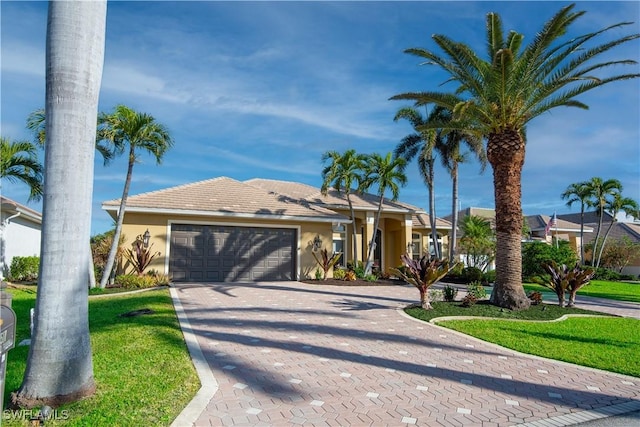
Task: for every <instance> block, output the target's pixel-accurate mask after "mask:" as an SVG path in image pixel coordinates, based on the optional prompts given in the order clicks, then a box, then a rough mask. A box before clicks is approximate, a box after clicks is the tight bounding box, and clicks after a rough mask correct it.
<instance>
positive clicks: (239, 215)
mask: <svg viewBox="0 0 640 427" xmlns="http://www.w3.org/2000/svg"><path fill="white" fill-rule="evenodd" d="M102 209H103V210H105V211H107V212H109V211H116V212H117V211H118V207H116V206H105V205H102ZM126 212H130V213H149V214H165V215H185V216H187V215H189V216H209V217H214V218H246V219H273V220H279V221H283V220H284V221H300V222H337V221H340V222H344V223H350V222H351V219H350V218H348V217H346V216H343V215H340V214H335V215H334V216H325V217H316V216H298V215H272V214H251V213H238V212H217V211H201V210H191V209H185V210H180V209H164V208H136V207H129V206H127V207H126V209H125V213H126Z"/></svg>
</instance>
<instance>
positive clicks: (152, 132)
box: [97, 105, 173, 288]
mask: <svg viewBox="0 0 640 427" xmlns="http://www.w3.org/2000/svg"><path fill="white" fill-rule="evenodd" d="M97 140H98V142H100V141H108V142H110V143H111V144H112V146H113V147H114V150H115V151H116V153H117V154H120V153H123V152H125V151H128V153H127V154H128V167H127V177H126V179H125V182H124V189H123V190H122V198H121V199H120V209H119V210H118V220H117V221H116V229H115V233H114V236H113V244H112V246H111V250H110V251H109V256H108V257H107V263H106V265H105V267H104V272H103V275H102V279H101V280H100V287H101V288H104V287H105V286H106V284H107V281H108V280H109V275H110V273H111V270H112V269H113V264H114V261H115V258H116V253H117V251H118V242H119V241H120V233H121V231H122V222H123V221H124V213H125V208H126V204H127V197H128V195H129V187H130V185H131V176H132V174H133V166H134V165H135V163H136V161H137V160H138V155H139V152H140V151H146V152H148V153H149V154H151V155H152V156H153V157H154V158H155V160H156V163H158V164H160V163H161V162H162V158H163V156H164V154H165V153H166V152H167V150H168V149H169V148H171V147H172V146H173V140H172V139H171V136H170V135H169V132H168V130H167V129H166V128H165V127H164V126H163V125H162V124H160V123H158V122H156V120H155V118H154V117H153V116H151V115H149V114H146V113H140V112H137V111H134V110H132V109H131V108H129V107H127V106H124V105H118V106H117V107H116V108H115V111H114V112H113V113H112V114H106V113H101V114H100V115H99V116H98V136H97Z"/></svg>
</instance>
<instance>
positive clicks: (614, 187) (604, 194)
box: [586, 176, 622, 267]
mask: <svg viewBox="0 0 640 427" xmlns="http://www.w3.org/2000/svg"><path fill="white" fill-rule="evenodd" d="M586 186H587V190H588V192H589V201H588V205H589V206H590V207H594V208H597V209H598V210H597V214H598V228H597V229H596V237H595V238H594V245H593V249H592V252H591V253H592V255H591V264H592V265H596V262H597V260H596V257H597V255H598V253H599V248H600V246H602V245H604V239H601V238H600V237H601V236H600V232H601V231H602V222H603V220H604V214H605V209H606V206H607V199H608V198H609V197H611V196H613V195H614V194H615V193H617V192H620V191H622V184H621V183H620V181H618V180H617V179H607V180H603V179H602V178H600V177H597V176H594V177H593V178H591V180H589V181H587V182H586ZM596 267H597V265H596Z"/></svg>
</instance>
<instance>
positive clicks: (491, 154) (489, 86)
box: [392, 4, 640, 309]
mask: <svg viewBox="0 0 640 427" xmlns="http://www.w3.org/2000/svg"><path fill="white" fill-rule="evenodd" d="M574 7H575V5H573V4H572V5H568V6H565V7H563V8H562V9H560V11H558V12H557V13H556V14H555V15H554V16H553V17H552V18H551V19H550V20H549V21H547V23H546V24H545V25H544V26H543V28H542V29H541V30H540V31H539V32H538V34H537V35H536V36H535V37H534V38H533V39H532V41H531V42H530V43H529V44H528V45H526V46H523V40H524V35H523V34H520V33H518V32H516V31H510V32H509V33H507V34H505V33H504V31H503V26H502V21H501V19H500V16H499V15H498V14H496V13H489V14H488V15H487V26H486V28H487V38H486V40H487V43H486V44H485V45H486V47H487V54H488V55H487V58H486V59H481V57H479V56H478V55H476V53H475V52H474V51H473V49H471V47H469V46H468V45H466V44H464V43H460V42H455V41H453V40H451V39H449V38H448V37H446V36H443V35H438V34H436V35H433V36H432V38H433V40H434V41H435V43H436V44H437V45H438V46H439V47H440V48H441V49H442V51H443V52H444V55H443V56H439V55H438V54H436V53H434V52H432V51H430V50H427V49H422V48H414V49H408V50H406V52H407V53H409V54H412V55H416V56H418V57H420V58H422V59H425V60H426V61H427V63H428V64H435V65H437V66H439V68H441V69H442V70H444V71H445V72H446V73H447V74H448V79H447V80H446V81H447V82H453V83H455V84H456V85H457V86H456V87H454V88H453V91H452V92H451V93H445V92H412V93H403V94H399V95H396V96H394V97H392V99H395V100H412V101H414V102H415V104H414V105H415V106H416V107H420V106H424V105H428V104H436V105H439V106H442V107H444V108H447V109H449V110H450V111H452V112H453V115H454V117H453V119H454V120H452V121H450V122H448V123H430V124H426V125H424V126H423V127H422V129H423V130H424V131H426V130H428V129H443V130H445V131H446V130H462V131H467V132H474V133H475V134H476V135H478V136H479V137H484V138H486V139H487V158H488V160H489V163H490V164H491V166H492V169H493V182H494V192H495V208H496V236H497V245H496V283H495V287H494V290H493V292H492V294H491V301H492V303H494V304H496V305H498V306H501V307H506V308H509V309H525V308H527V307H529V299H528V298H527V296H526V295H525V293H524V288H523V287H522V282H521V263H520V258H521V256H520V255H521V247H520V246H521V230H522V197H521V194H522V168H523V165H524V160H525V143H526V129H525V127H526V125H527V123H529V122H530V121H531V120H533V119H534V118H536V117H538V116H540V115H542V114H545V113H547V112H548V111H550V110H552V109H554V108H556V107H560V106H568V107H578V108H583V109H586V108H587V105H585V104H584V103H583V102H580V101H579V100H577V99H576V97H577V96H579V95H581V94H583V93H585V92H587V91H590V90H592V89H595V88H597V87H600V86H603V85H605V84H608V83H611V82H614V81H618V80H625V79H631V78H637V77H640V74H638V73H637V72H633V73H629V74H618V75H607V76H604V77H597V76H596V75H595V74H594V72H596V71H601V70H603V69H608V68H610V67H611V66H618V65H629V64H635V63H636V61H634V60H631V59H624V60H615V59H611V58H610V57H607V59H606V61H605V62H600V63H594V61H595V59H596V58H599V57H600V56H603V54H605V53H607V52H608V51H610V50H611V49H613V48H614V47H617V46H619V45H622V44H624V43H627V42H629V41H632V40H634V39H637V38H638V37H639V36H640V35H638V34H631V35H627V36H623V37H621V38H617V39H615V40H612V41H607V42H605V43H604V44H601V45H597V46H589V44H588V43H589V42H591V41H593V39H594V38H597V37H600V36H603V35H604V34H606V33H608V32H611V31H619V29H620V28H621V27H624V26H626V25H630V24H631V23H629V22H623V23H619V24H615V25H611V26H609V27H606V28H604V29H602V30H599V31H595V32H592V33H588V34H585V35H579V36H575V37H574V36H573V35H572V37H571V38H567V39H565V40H563V36H565V35H566V34H570V33H572V32H571V31H570V27H571V25H572V24H573V23H574V22H575V21H576V20H577V19H578V18H580V17H581V16H582V15H584V13H585V12H574V11H573V9H574ZM505 35H506V37H505Z"/></svg>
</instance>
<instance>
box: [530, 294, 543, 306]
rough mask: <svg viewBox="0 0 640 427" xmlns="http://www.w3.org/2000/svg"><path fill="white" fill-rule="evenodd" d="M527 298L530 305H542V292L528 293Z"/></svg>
mask: <svg viewBox="0 0 640 427" xmlns="http://www.w3.org/2000/svg"><path fill="white" fill-rule="evenodd" d="M527 297H528V298H529V300H530V301H531V305H540V304H542V292H538V291H533V292H529V295H527Z"/></svg>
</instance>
